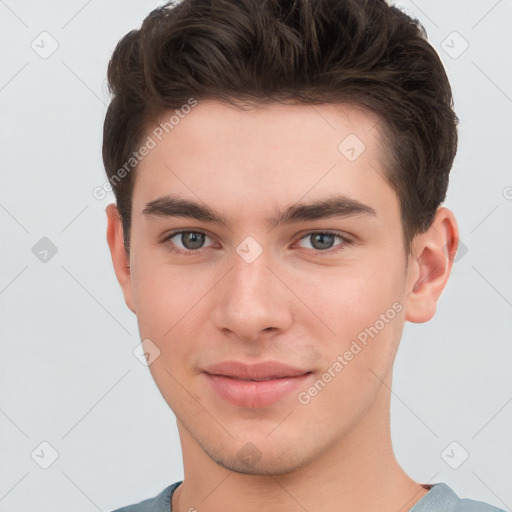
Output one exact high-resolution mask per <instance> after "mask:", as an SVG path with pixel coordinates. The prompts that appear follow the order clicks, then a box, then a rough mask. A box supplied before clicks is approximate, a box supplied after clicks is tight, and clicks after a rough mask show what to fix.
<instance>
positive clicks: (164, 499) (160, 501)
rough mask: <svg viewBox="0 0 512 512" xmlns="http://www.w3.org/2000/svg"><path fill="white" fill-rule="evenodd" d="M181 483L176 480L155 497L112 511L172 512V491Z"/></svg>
mask: <svg viewBox="0 0 512 512" xmlns="http://www.w3.org/2000/svg"><path fill="white" fill-rule="evenodd" d="M180 484H181V482H176V483H174V484H172V485H169V487H166V488H165V489H164V490H163V491H162V492H161V493H160V494H158V495H157V496H155V497H154V498H148V499H146V500H144V501H141V502H139V503H135V504H134V505H128V506H126V507H121V508H117V509H116V510H113V511H112V512H171V497H172V493H173V492H174V490H175V489H176V488H177V487H178V486H179V485H180Z"/></svg>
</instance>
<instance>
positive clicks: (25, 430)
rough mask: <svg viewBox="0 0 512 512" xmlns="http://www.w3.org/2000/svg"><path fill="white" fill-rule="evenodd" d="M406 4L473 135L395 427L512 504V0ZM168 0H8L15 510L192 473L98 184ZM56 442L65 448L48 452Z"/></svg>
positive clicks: (432, 474) (5, 496) (468, 486)
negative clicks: (147, 20)
mask: <svg viewBox="0 0 512 512" xmlns="http://www.w3.org/2000/svg"><path fill="white" fill-rule="evenodd" d="M400 5H403V6H404V7H405V8H406V10H407V11H409V12H410V13H412V14H414V15H415V16H417V17H418V18H419V19H420V20H421V21H422V23H423V24H424V26H425V28H426V30H427V32H428V34H429V39H430V41H431V42H432V44H433V45H435V47H436V48H437V50H438V52H439V53H440V55H441V57H442V59H443V61H444V63H445V65H446V67H447V70H448V73H449V76H450V79H451V82H452V85H453V89H454V96H455V106H456V111H457V113H458V115H459V117H460V121H461V122H460V146H459V152H458V156H457V159H456V162H455V167H454V169H453V172H452V177H451V182H450V189H449V194H448V199H447V201H446V202H445V205H446V206H448V207H450V208H452V209H453V211H454V212H455V214H456V216H457V218H458V222H459V227H460V232H461V240H462V242H463V244H464V247H465V248H467V252H465V249H463V250H462V251H461V253H460V256H459V259H458V260H457V262H456V264H455V266H454V269H453V274H452V277H451V280H450V282H449V284H448V287H447V289H446V290H445V292H444V294H443V296H442V298H441V301H440V306H439V308H438V313H437V316H436V317H435V319H433V320H432V321H431V322H429V323H427V324H420V325H415V324H407V325H406V327H405V332H404V337H403V340H402V344H401V348H400V350H399V354H398V358H397V362H396V366H395V378H394V387H393V393H394V394H393V401H392V429H393V443H394V447H395V450H396V453H397V457H398V459H399V461H400V463H401V464H402V465H403V467H404V468H405V470H406V471H407V472H408V473H409V474H410V475H411V476H412V477H413V478H415V479H416V480H417V481H419V482H422V483H427V482H431V483H432V482H441V481H444V482H447V483H448V484H449V485H451V486H452V487H453V488H454V489H455V491H456V492H457V493H459V495H461V496H464V497H471V498H473V499H480V500H484V501H488V502H490V503H493V504H495V505H497V506H499V507H501V508H504V509H505V510H511V507H512V486H511V482H512V441H511V432H512V428H511V427H512V386H511V380H512V372H511V361H512V358H511V352H512V344H511V335H510V333H511V329H510V327H511V312H512V311H511V308H512V291H511V290H512V286H511V271H510V261H511V260H510V256H511V236H510V234H511V229H510V228H511V209H512V200H511V197H512V188H511V187H512V176H511V174H510V169H511V168H512V166H511V164H512V162H511V160H512V157H511V140H510V135H511V133H512V130H511V128H512V127H511V124H512V123H511V119H512V116H511V111H512V99H511V98H512V77H511V71H510V54H509V51H510V44H511V42H512V41H511V37H510V26H511V21H512V2H511V1H510V0H501V1H496V0H481V1H476V0H474V1H467V0H459V1H451V2H444V1H442V0H436V1H426V0H415V1H414V2H413V1H404V2H403V3H402V2H401V3H400ZM156 6H157V2H154V1H135V0H131V1H126V0H116V1H113V0H112V1H101V2H100V1H99V0H89V1H85V0H73V1H66V2H65V1H63V0H61V1H52V2H50V1H47V2H35V1H26V2H22V1H19V2H15V1H14V0H5V1H3V0H0V20H1V21H0V30H1V33H2V47H1V50H0V51H1V57H2V66H1V74H0V108H1V115H2V122H1V142H2V151H1V152H0V168H1V171H2V172H1V179H2V182H1V187H0V220H1V223H2V237H3V243H2V245H1V248H2V249H1V273H0V306H1V308H2V333H1V340H2V342H1V354H0V362H1V381H0V386H1V387H0V433H1V437H0V449H1V457H0V510H2V511H3V512H24V511H31V512H42V511H52V512H59V511H62V512H64V511H66V512H67V511H69V510H70V509H71V508H72V509H73V510H74V511H76V512H82V511H83V512H86V511H95V510H101V511H108V510H111V509H113V508H115V507H118V506H121V505H124V504H128V503H133V502H136V501H138V500H141V499H143V498H146V497H150V496H153V495H155V494H157V493H158V492H160V491H161V490H162V489H163V488H164V487H165V486H167V485H169V484H170V483H172V482H174V481H177V480H179V479H181V478H182V465H181V452H180V446H179V440H178V436H177V430H176V424H175V419H174V416H173V414H172V412H171V411H170V410H169V409H168V407H167V405H166V404H165V402H164V400H163V399H162V398H161V396H160V393H159V391H158V390H157V388H156V386H155V384H154V383H153V381H152V379H151V376H150V374H149V370H148V369H147V368H146V367H145V366H143V365H142V364H141V363H140V362H139V360H138V359H136V357H135V356H134V355H133V350H134V348H135V347H136V345H137V343H138V341H139V338H138V330H137V324H136V320H135V317H134V316H133V315H132V313H131V312H130V311H129V310H128V309H127V308H126V306H125V304H124V301H123V298H122V294H121V292H120V289H119V286H118V283H117V281H116V279H115V275H114V272H113V269H112V267H111V261H110V254H109V252H108V247H107V244H106V240H105V227H106V217H105V213H104V210H105V206H106V204H107V203H108V202H109V201H107V200H103V201H99V200H97V199H95V198H94V197H93V195H92V190H93V188H94V187H96V186H101V185H102V184H103V183H104V180H105V178H104V174H103V168H102V161H101V137H102V135H101V133H102V123H103V118H104V114H105V111H106V105H107V102H108V96H107V92H106V88H105V76H106V66H107V62H108V59H109V57H110V55H111V52H112V50H113V49H114V46H115V44H116V43H117V41H118V40H119V39H120V38H121V37H122V36H123V35H124V34H125V33H126V32H128V31H129V30H131V29H132V28H136V27H138V26H139V25H140V23H141V22H142V20H143V18H144V17H145V15H146V14H147V13H148V12H149V11H150V10H151V9H152V8H154V7H156ZM43 31H47V32H48V33H49V34H51V38H53V39H54V40H55V41H57V43H58V48H57V50H56V51H55V52H54V53H53V54H52V55H50V56H48V58H42V57H41V56H40V53H41V52H44V51H46V52H48V51H49V50H51V48H52V47H51V45H52V44H55V43H52V39H51V38H50V37H49V36H46V35H43V36H41V35H40V34H41V32H43ZM454 31H455V32H457V34H453V32H454ZM33 41H34V43H32V42H33ZM443 41H444V43H443ZM465 41H467V44H468V45H469V47H468V48H467V50H466V51H464V52H463V53H461V52H462V50H464V48H465V45H466V43H465ZM31 44H33V45H34V46H35V47H36V48H37V49H38V51H39V52H40V53H37V52H36V51H35V50H34V49H33V48H32V47H31ZM459 54H460V55H459ZM45 56H46V55H45ZM454 57H457V58H454ZM108 199H110V197H109V198H108ZM42 237H48V238H49V239H50V240H51V241H52V242H53V244H55V246H56V247H57V253H56V254H55V255H54V256H53V257H50V256H51V253H49V254H48V256H47V259H48V261H46V262H42V261H40V259H38V258H37V257H36V255H34V254H33V252H32V248H33V246H34V245H35V244H36V243H37V242H38V241H39V240H40V239H41V238H42ZM40 256H41V257H42V256H43V255H40ZM453 441H456V442H457V443H458V444H456V445H451V446H450V447H449V448H448V450H445V449H446V448H447V447H448V446H449V445H450V443H452V442H453ZM42 442H46V443H49V444H50V445H51V446H52V447H53V449H54V450H56V452H57V453H58V458H57V459H56V460H55V461H54V462H53V464H51V465H50V466H49V467H48V469H43V468H42V467H40V466H41V465H47V464H49V463H50V462H52V448H50V447H49V446H48V445H41V443H42ZM461 447H462V448H461ZM452 449H453V451H452ZM462 450H466V451H467V452H468V453H469V458H468V459H467V460H466V461H465V462H464V463H463V464H462V465H460V467H459V468H458V469H453V468H452V467H450V466H449V465H448V463H447V462H446V461H447V460H449V462H450V463H451V464H452V465H457V464H459V463H460V461H461V460H462V458H461V457H462V456H463V452H462ZM443 453H444V458H443V456H442V454H443ZM31 454H32V455H31Z"/></svg>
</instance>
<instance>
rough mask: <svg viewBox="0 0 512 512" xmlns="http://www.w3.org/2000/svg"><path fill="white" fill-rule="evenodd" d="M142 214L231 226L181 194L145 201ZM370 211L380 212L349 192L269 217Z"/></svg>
mask: <svg viewBox="0 0 512 512" xmlns="http://www.w3.org/2000/svg"><path fill="white" fill-rule="evenodd" d="M142 214H143V215H145V216H148V217H151V216H155V217H186V218H189V219H195V220H198V221H202V222H212V223H217V224H221V225H223V226H227V227H230V225H231V222H230V220H229V219H228V218H227V217H226V216H224V215H223V214H221V213H220V212H216V211H215V210H213V209H212V208H210V207H209V206H206V205H204V204H200V203H196V202H194V201H190V200H188V199H183V198H181V197H177V196H173V195H166V196H164V197H160V198H158V199H154V200H153V201H149V202H148V203H146V205H145V207H144V210H143V211H142ZM355 215H368V216H373V217H377V212H376V211H375V210H374V209H373V208H372V207H371V206H368V205H366V204H363V203H361V202H359V201H356V200H355V199H351V198H349V197H346V196H334V197H330V198H326V199H323V200H320V201H315V202H311V203H296V204H293V205H290V206H288V207H286V208H284V209H282V210H279V211H278V212H277V215H275V216H273V217H266V218H265V222H266V224H267V225H268V226H269V227H273V228H274V227H277V226H279V225H282V224H293V223H297V222H304V221H312V220H319V219H327V218H332V217H352V216H355Z"/></svg>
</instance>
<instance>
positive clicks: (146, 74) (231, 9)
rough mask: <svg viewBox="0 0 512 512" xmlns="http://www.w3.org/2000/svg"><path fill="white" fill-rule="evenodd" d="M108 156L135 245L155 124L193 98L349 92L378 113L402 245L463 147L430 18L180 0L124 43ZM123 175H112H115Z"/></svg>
mask: <svg viewBox="0 0 512 512" xmlns="http://www.w3.org/2000/svg"><path fill="white" fill-rule="evenodd" d="M108 82H109V89H110V92H111V93H112V95H113V96H112V100H111V102H110V105H109V107H108V110H107V113H106V117H105V123H104V131H103V161H104V165H105V170H106V173H107V177H108V179H109V182H110V183H111V184H112V185H113V190H114V194H115V196H116V200H117V206H118V209H119V212H120V216H121V219H122V223H123V228H124V236H125V238H124V243H125V248H126V251H127V252H128V253H129V241H130V225H131V209H132V208H131V205H132V192H133V185H134V180H135V171H136V165H134V169H133V170H134V172H124V173H123V179H119V175H117V176H116V172H118V170H119V169H120V168H121V167H122V166H123V165H124V166H125V169H126V162H128V161H129V160H130V158H131V156H132V155H133V152H134V151H136V149H137V148H138V147H139V146H140V144H141V143H142V141H143V139H144V137H145V136H147V127H148V126H149V123H151V122H155V121H156V120H157V119H158V118H159V116H161V115H162V114H163V113H164V112H166V111H167V110H173V109H179V108H181V107H182V106H183V105H185V104H187V103H188V102H189V101H190V98H191V97H192V98H195V100H201V99H218V100H220V101H226V102H229V103H231V104H234V105H242V104H244V103H253V104H256V105H257V104H265V103H269V102H283V101H290V100H292V101H296V102H301V103H306V104H321V103H349V104H354V105H359V106H361V107H364V108H366V109H369V110H370V111H372V112H375V113H377V114H378V115H379V117H380V119H381V120H382V121H383V123H382V125H383V132H382V133H383V141H384V142H385V144H384V146H385V147H386V148H387V151H386V156H387V159H386V163H387V169H386V177H387V179H388V181H389V183H390V185H391V186H392V187H393V189H394V190H395V191H396V193H397V196H398V199H399V203H400V209H401V220H402V228H403V234H404V246H405V249H406V252H407V253H409V252H410V248H411V245H410V243H411V241H412V239H413V238H414V236H415V235H416V234H418V233H421V232H424V231H426V230H427V229H428V228H429V227H430V225H431V223H432V220H433V218H434V215H435V212H436V210H437V208H438V206H439V205H440V204H441V203H442V202H443V201H444V199H445V196H446V190H447V188H448V178H449V173H450V169H451V167H452V163H453V159H454V157H455V153H456V149H457V117H456V115H455V113H454V111H453V108H452V107H453V100H452V93H451V88H450V84H449V81H448V78H447V76H446V73H445V70H444V68H443V65H442V63H441V61H440V59H439V56H438V55H437V53H436V51H435V50H434V49H433V48H432V46H431V45H430V44H429V43H428V42H427V40H426V34H425V31H424V29H423V27H422V26H421V25H420V23H419V22H418V21H417V20H413V19H411V18H410V17H408V16H407V15H406V14H405V13H403V12H402V11H400V10H399V9H398V8H395V7H391V6H389V5H387V4H386V3H385V1H384V0H183V1H182V2H180V3H178V4H176V5H173V4H172V3H170V4H168V5H165V6H162V7H159V8H158V9H155V10H154V11H152V12H151V13H150V14H149V15H148V16H147V17H146V19H145V20H144V22H143V23H142V26H141V28H140V29H139V30H132V31H131V32H129V33H128V34H126V35H125V36H124V37H123V38H122V39H121V40H120V41H119V43H118V44H117V46H116V48H115V50H114V53H113V55H112V58H111V60H110V62H109V65H108ZM116 178H117V179H116Z"/></svg>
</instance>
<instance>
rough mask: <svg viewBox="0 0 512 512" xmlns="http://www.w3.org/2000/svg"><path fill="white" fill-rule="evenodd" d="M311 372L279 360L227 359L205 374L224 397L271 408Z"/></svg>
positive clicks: (208, 380)
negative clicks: (246, 361)
mask: <svg viewBox="0 0 512 512" xmlns="http://www.w3.org/2000/svg"><path fill="white" fill-rule="evenodd" d="M311 374H312V372H311V371H309V370H303V369H300V368H295V367H291V366H288V365H285V364H283V363H279V362H273V361H267V362H265V363H258V364H254V365H246V364H244V363H240V362H237V361H228V362H224V363H221V364H218V365H214V366H210V367H208V368H205V369H204V370H203V375H204V376H205V377H206V380H207V382H208V384H209V387H210V389H211V390H212V391H213V392H214V393H215V395H217V396H218V397H220V398H221V399H222V400H224V401H227V402H229V403H231V404H232V405H236V406H239V407H245V408H250V409H257V408H263V407H269V406H271V405H273V404H275V403H277V402H279V401H282V400H284V399H285V398H286V397H288V396H289V395H290V393H291V392H292V391H293V390H294V389H296V388H297V387H299V386H300V385H301V384H304V383H305V381H306V380H307V379H309V378H310V376H311Z"/></svg>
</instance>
